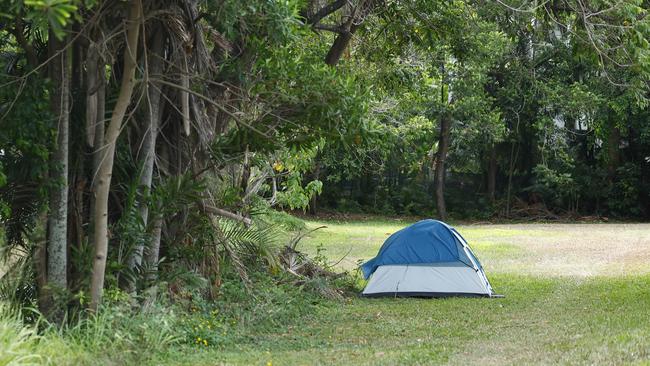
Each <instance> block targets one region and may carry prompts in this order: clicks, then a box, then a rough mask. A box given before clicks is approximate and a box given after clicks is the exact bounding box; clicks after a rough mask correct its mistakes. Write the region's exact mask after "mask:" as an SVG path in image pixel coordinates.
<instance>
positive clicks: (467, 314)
mask: <svg viewBox="0 0 650 366" xmlns="http://www.w3.org/2000/svg"><path fill="white" fill-rule="evenodd" d="M408 223H409V222H404V221H387V220H371V221H364V222H335V221H326V222H309V227H310V228H315V227H317V226H321V225H326V226H327V228H323V229H319V230H317V231H315V232H314V233H312V234H311V235H310V236H309V237H307V238H305V239H303V241H302V242H301V243H300V244H299V248H298V249H300V250H303V251H306V252H310V253H312V254H316V253H317V252H318V248H321V250H320V254H321V255H325V256H327V257H328V258H329V259H330V260H331V261H333V262H338V261H340V263H339V264H338V266H339V267H340V268H343V269H347V270H353V269H354V268H355V267H356V263H357V261H358V260H362V259H363V260H366V259H369V258H371V257H373V256H374V255H375V254H376V252H377V250H378V248H379V247H380V246H381V244H382V242H383V241H384V240H385V238H386V237H388V235H390V234H391V233H393V232H395V231H396V230H398V229H400V228H402V227H404V226H405V225H406V224H408ZM457 229H458V230H459V231H460V233H461V234H463V235H464V236H465V238H466V239H467V240H468V242H469V243H470V245H471V246H472V248H473V249H474V251H475V252H476V253H477V255H478V257H479V259H480V260H481V262H482V264H483V266H484V267H485V270H486V272H487V275H488V277H489V278H490V280H491V282H492V286H493V287H494V288H495V290H496V291H497V292H498V293H500V294H504V295H505V298H503V299H467V298H449V299H362V298H352V299H349V300H348V301H347V302H343V303H339V304H335V305H331V306H325V307H322V308H320V310H318V311H317V312H316V313H311V314H308V315H306V316H301V317H299V318H297V319H295V321H293V322H292V324H287V325H286V327H284V328H282V329H277V331H275V332H271V333H268V332H267V333H251V334H250V343H249V344H241V345H239V346H238V347H237V349H232V350H221V351H219V352H216V351H209V352H198V353H196V354H193V355H191V356H189V357H187V358H185V357H180V358H177V359H176V362H183V363H187V364H199V363H197V362H200V363H201V364H221V363H224V364H262V365H271V364H273V365H313V364H327V365H331V364H340V365H350V364H372V365H376V364H444V363H446V364H478V363H481V364H495V365H502V364H530V363H535V364H558V363H560V364H639V363H640V364H650V321H649V319H650V312H649V310H648V309H650V274H649V272H650V224H513V225H476V226H474V225H459V226H457ZM341 258H343V259H342V260H341Z"/></svg>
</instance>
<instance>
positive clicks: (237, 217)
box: [204, 205, 253, 226]
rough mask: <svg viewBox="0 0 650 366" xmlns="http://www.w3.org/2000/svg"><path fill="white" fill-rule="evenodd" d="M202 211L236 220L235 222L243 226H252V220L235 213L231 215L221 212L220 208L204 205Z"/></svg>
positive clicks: (228, 212)
mask: <svg viewBox="0 0 650 366" xmlns="http://www.w3.org/2000/svg"><path fill="white" fill-rule="evenodd" d="M204 209H205V211H207V212H209V213H211V214H215V215H219V216H223V217H227V218H229V219H233V220H236V221H239V222H243V223H244V225H246V226H251V225H252V224H253V220H251V219H250V218H248V217H244V216H242V215H239V214H236V213H233V212H230V211H226V210H223V209H221V208H217V207H213V206H207V205H206V206H204Z"/></svg>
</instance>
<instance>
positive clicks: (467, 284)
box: [362, 220, 500, 297]
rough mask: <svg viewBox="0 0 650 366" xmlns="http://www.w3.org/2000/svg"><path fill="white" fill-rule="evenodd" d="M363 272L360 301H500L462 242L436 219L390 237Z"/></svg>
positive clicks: (473, 256) (456, 233)
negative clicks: (449, 298)
mask: <svg viewBox="0 0 650 366" xmlns="http://www.w3.org/2000/svg"><path fill="white" fill-rule="evenodd" d="M362 269H363V270H364V274H365V275H366V277H369V280H368V283H367V285H366V287H365V289H364V290H363V292H362V296H364V297H447V296H468V297H493V296H495V297H500V295H495V294H494V292H493V290H492V286H491V285H490V282H489V281H488V279H487V276H486V275H485V272H484V271H483V268H482V266H481V264H480V263H479V261H478V259H477V258H476V256H475V255H474V253H473V252H472V250H471V249H470V247H469V246H468V245H467V242H466V241H465V239H464V238H463V237H462V236H461V235H460V234H459V233H458V232H457V231H456V230H455V229H454V228H452V227H451V226H449V225H447V224H445V223H443V222H440V221H436V220H423V221H420V222H418V223H416V224H414V225H412V226H409V227H407V228H405V229H402V230H400V231H398V232H397V233H395V234H393V235H392V236H391V237H390V238H388V239H387V240H386V243H384V246H382V249H381V250H380V252H379V254H378V255H377V257H376V258H374V259H373V260H371V261H368V262H367V263H365V264H364V265H363V267H362Z"/></svg>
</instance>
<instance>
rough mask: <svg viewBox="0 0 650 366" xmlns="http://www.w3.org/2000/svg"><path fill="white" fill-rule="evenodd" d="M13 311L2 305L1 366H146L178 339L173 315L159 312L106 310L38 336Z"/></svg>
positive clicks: (46, 328)
mask: <svg viewBox="0 0 650 366" xmlns="http://www.w3.org/2000/svg"><path fill="white" fill-rule="evenodd" d="M9 309H10V308H9V306H7V305H6V304H0V366H22V365H104V364H114V365H122V364H135V363H146V362H147V361H148V360H150V359H151V358H152V357H154V356H155V355H157V354H160V353H163V352H164V351H165V350H166V349H167V348H168V347H170V346H171V345H173V344H175V343H177V341H178V340H179V337H178V336H177V335H176V334H177V332H176V331H175V330H174V328H175V322H176V316H175V314H173V313H172V311H171V310H165V311H163V310H162V309H161V308H154V309H153V310H149V311H146V312H138V313H133V312H132V311H130V310H129V309H122V308H119V307H112V308H107V309H104V310H103V311H101V312H100V313H99V314H97V315H92V316H88V317H87V318H85V319H81V320H78V321H76V322H74V323H73V324H72V325H69V326H64V327H56V326H47V325H46V326H44V327H40V328H41V329H42V330H41V332H40V334H39V332H38V330H37V328H39V327H38V326H37V325H30V324H26V323H25V322H24V321H23V320H22V317H21V316H20V314H16V313H15V312H12V311H11V310H9ZM40 324H41V325H43V324H44V322H41V323H40Z"/></svg>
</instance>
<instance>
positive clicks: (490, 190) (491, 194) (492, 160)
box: [487, 145, 497, 203]
mask: <svg viewBox="0 0 650 366" xmlns="http://www.w3.org/2000/svg"><path fill="white" fill-rule="evenodd" d="M489 154H490V156H489V160H488V171H487V197H488V199H489V200H490V202H492V203H494V200H495V191H496V185H497V149H496V146H495V145H492V146H491V147H490V151H489Z"/></svg>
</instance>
